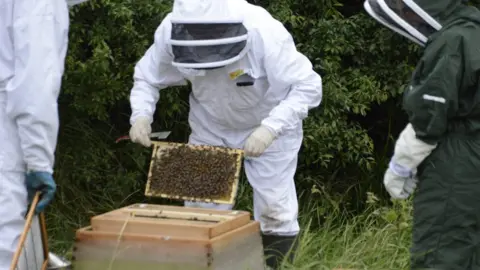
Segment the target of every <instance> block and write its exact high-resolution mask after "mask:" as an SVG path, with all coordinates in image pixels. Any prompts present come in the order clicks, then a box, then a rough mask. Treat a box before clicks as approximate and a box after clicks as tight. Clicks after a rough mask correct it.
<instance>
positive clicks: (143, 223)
mask: <svg viewBox="0 0 480 270" xmlns="http://www.w3.org/2000/svg"><path fill="white" fill-rule="evenodd" d="M249 222H250V213H249V212H246V211H224V210H212V209H202V208H189V207H182V206H167V205H157V204H133V205H130V206H127V207H124V208H120V209H117V210H114V211H111V212H107V213H104V214H101V215H98V216H95V217H93V218H92V219H91V227H92V230H93V231H102V232H110V233H121V234H142V235H150V236H152V237H153V236H158V237H174V238H184V239H191V240H209V239H212V238H214V237H217V236H220V235H222V234H224V233H227V232H229V231H233V230H235V229H237V228H240V227H242V226H245V225H246V224H248V223H249Z"/></svg>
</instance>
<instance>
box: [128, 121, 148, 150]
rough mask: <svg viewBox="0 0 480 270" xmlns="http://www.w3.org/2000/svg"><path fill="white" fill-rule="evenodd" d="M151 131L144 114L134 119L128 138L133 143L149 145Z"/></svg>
mask: <svg viewBox="0 0 480 270" xmlns="http://www.w3.org/2000/svg"><path fill="white" fill-rule="evenodd" d="M151 133H152V127H151V126H150V119H149V118H147V117H145V116H140V117H138V118H137V120H135V122H134V123H133V125H132V128H130V134H129V135H130V140H132V142H134V143H140V144H141V145H143V146H145V147H150V146H151V145H152V141H151V140H150V134H151Z"/></svg>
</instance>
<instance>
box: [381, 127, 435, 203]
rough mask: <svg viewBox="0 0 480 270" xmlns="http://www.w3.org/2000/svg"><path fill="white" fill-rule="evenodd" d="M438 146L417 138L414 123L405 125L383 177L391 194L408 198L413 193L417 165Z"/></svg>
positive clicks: (400, 197)
mask: <svg viewBox="0 0 480 270" xmlns="http://www.w3.org/2000/svg"><path fill="white" fill-rule="evenodd" d="M436 147H437V145H430V144H427V143H425V142H423V141H422V140H419V139H417V137H416V134H415V130H414V129H413V126H412V124H410V123H409V124H408V125H407V126H406V127H405V129H404V130H403V131H402V133H400V136H399V138H398V140H397V142H396V143H395V153H394V155H393V157H392V159H391V161H390V164H389V166H388V167H389V168H388V170H387V171H386V172H385V176H384V178H383V184H384V185H385V188H386V189H387V191H388V193H389V194H390V196H392V197H393V198H395V199H406V198H408V197H409V196H410V194H412V193H413V191H414V190H415V188H416V186H417V182H418V180H417V178H416V171H417V167H418V165H419V164H420V163H422V161H423V160H424V159H425V158H426V157H427V156H429V155H430V153H432V151H433V149H435V148H436Z"/></svg>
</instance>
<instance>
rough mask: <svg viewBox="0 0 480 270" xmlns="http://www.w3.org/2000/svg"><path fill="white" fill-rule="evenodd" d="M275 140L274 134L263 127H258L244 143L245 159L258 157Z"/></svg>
mask: <svg viewBox="0 0 480 270" xmlns="http://www.w3.org/2000/svg"><path fill="white" fill-rule="evenodd" d="M274 140H275V134H274V133H273V132H272V131H271V130H270V129H269V128H267V127H265V126H259V127H258V128H257V129H256V130H255V131H254V132H252V134H250V136H249V137H248V138H247V141H246V142H245V146H244V147H243V150H244V151H245V156H247V157H258V156H260V155H261V154H263V152H264V151H265V149H267V148H268V147H269V146H270V145H271V144H272V142H273V141H274Z"/></svg>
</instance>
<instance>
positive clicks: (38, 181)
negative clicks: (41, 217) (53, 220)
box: [26, 172, 57, 214]
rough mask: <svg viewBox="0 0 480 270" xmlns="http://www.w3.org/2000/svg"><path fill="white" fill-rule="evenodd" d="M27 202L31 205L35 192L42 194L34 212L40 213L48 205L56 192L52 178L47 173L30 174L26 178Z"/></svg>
mask: <svg viewBox="0 0 480 270" xmlns="http://www.w3.org/2000/svg"><path fill="white" fill-rule="evenodd" d="M26 184H27V192H28V201H29V202H30V203H31V202H32V200H33V197H35V194H36V193H37V191H40V192H41V193H42V195H41V197H40V201H39V202H38V204H37V207H36V208H35V212H36V213H37V214H38V213H41V212H43V211H44V210H45V207H47V205H49V204H50V202H51V201H52V200H53V197H54V195H55V191H56V190H57V185H56V184H55V181H54V180H53V176H52V174H51V173H48V172H30V173H28V174H27V177H26Z"/></svg>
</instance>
